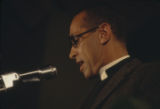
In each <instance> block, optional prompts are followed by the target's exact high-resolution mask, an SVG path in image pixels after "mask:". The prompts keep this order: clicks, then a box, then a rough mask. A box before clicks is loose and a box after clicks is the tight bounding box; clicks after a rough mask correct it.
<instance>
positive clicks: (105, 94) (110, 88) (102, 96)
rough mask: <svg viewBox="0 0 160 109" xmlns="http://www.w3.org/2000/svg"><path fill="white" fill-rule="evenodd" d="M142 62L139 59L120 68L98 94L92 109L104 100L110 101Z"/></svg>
mask: <svg viewBox="0 0 160 109" xmlns="http://www.w3.org/2000/svg"><path fill="white" fill-rule="evenodd" d="M140 63H141V62H140V61H138V60H137V59H132V60H130V61H129V62H128V63H125V64H124V65H123V66H122V68H120V69H119V70H118V71H117V72H115V74H114V75H113V77H112V78H110V80H109V81H108V82H107V83H106V84H105V86H104V88H103V89H102V90H101V91H100V93H99V94H98V96H97V98H96V100H95V103H94V104H93V105H92V106H91V109H96V107H98V106H99V105H100V104H101V103H102V102H103V101H104V100H106V99H108V98H109V97H110V96H111V95H112V93H113V92H114V91H115V89H117V88H118V86H119V85H120V84H121V83H123V80H125V79H126V77H127V76H128V75H130V74H131V73H132V72H133V70H134V69H135V67H137V66H138V65H140Z"/></svg>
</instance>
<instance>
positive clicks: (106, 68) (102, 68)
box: [99, 55, 130, 81]
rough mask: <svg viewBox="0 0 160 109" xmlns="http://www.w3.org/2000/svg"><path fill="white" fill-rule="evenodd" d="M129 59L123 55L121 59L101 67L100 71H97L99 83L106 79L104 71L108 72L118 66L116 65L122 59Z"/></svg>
mask: <svg viewBox="0 0 160 109" xmlns="http://www.w3.org/2000/svg"><path fill="white" fill-rule="evenodd" d="M129 57H130V55H125V56H123V57H121V58H118V59H116V60H114V61H112V62H110V63H109V64H107V65H105V66H103V67H101V68H100V70H99V74H100V79H101V81H103V80H105V79H107V78H108V74H107V73H106V70H108V69H109V68H111V67H112V66H114V65H116V64H118V63H119V62H121V61H122V60H124V59H126V58H129Z"/></svg>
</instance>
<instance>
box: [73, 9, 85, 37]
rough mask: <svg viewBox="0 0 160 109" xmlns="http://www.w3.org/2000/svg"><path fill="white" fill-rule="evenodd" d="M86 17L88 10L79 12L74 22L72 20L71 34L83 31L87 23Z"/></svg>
mask: <svg viewBox="0 0 160 109" xmlns="http://www.w3.org/2000/svg"><path fill="white" fill-rule="evenodd" d="M85 17H86V12H84V11H83V12H80V13H79V14H77V15H76V16H75V17H74V18H73V20H72V22H71V25H70V35H73V34H76V33H79V32H80V31H82V30H83V29H85V28H84V25H85V21H84V19H85Z"/></svg>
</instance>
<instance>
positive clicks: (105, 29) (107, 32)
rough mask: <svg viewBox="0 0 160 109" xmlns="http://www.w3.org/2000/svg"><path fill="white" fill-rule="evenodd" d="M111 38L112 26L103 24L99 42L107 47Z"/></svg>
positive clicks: (100, 28) (100, 27)
mask: <svg viewBox="0 0 160 109" xmlns="http://www.w3.org/2000/svg"><path fill="white" fill-rule="evenodd" d="M110 38H111V26H110V25H109V24H108V23H102V24H101V25H100V26H99V41H100V43H101V44H103V45H105V44H106V43H107V42H108V41H109V40H110Z"/></svg>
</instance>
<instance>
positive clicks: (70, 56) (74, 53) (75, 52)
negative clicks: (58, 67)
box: [69, 47, 77, 59]
mask: <svg viewBox="0 0 160 109" xmlns="http://www.w3.org/2000/svg"><path fill="white" fill-rule="evenodd" d="M76 56H77V50H76V48H74V47H72V48H71V51H70V53H69V58H70V59H75V58H76Z"/></svg>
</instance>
